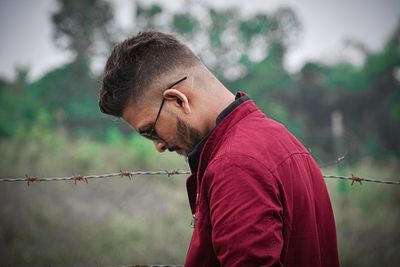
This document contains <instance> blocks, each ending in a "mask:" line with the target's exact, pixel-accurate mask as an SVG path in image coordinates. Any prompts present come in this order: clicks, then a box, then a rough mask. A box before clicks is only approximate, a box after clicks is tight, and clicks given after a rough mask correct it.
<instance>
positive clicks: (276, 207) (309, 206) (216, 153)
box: [185, 93, 339, 267]
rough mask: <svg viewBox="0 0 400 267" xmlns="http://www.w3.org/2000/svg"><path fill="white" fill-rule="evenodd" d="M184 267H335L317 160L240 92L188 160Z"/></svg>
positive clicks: (329, 209)
mask: <svg viewBox="0 0 400 267" xmlns="http://www.w3.org/2000/svg"><path fill="white" fill-rule="evenodd" d="M189 163H190V167H191V169H192V173H193V174H192V175H191V176H190V177H189V178H188V180H187V189H188V195H189V202H190V206H191V209H192V213H193V214H194V219H193V223H194V232H193V236H192V240H191V242H190V246H189V249H188V253H187V257H186V264H185V266H186V267H191V266H196V267H197V266H205V267H213V266H229V267H233V266H246V267H251V266H296V267H318V266H332V267H336V266H339V263H338V251H337V244H336V230H335V222H334V217H333V212H332V207H331V203H330V200H329V195H328V192H327V189H326V185H325V182H324V180H323V177H322V175H321V172H320V169H319V167H318V165H317V163H316V162H315V161H314V159H313V158H312V156H311V155H310V153H309V152H308V151H307V150H306V149H305V148H304V146H303V145H302V144H301V143H300V142H299V141H298V140H297V139H296V138H295V137H294V136H293V135H292V134H291V133H290V132H289V131H288V130H287V129H286V128H285V127H284V126H282V125H281V124H279V123H277V122H275V121H273V120H271V119H269V118H267V117H266V116H265V115H264V114H263V113H262V112H261V111H260V110H259V109H258V108H257V107H256V105H255V104H254V102H253V101H251V100H249V98H248V97H247V96H244V94H243V93H241V94H238V96H237V100H236V101H235V102H233V103H232V104H231V105H230V106H229V107H228V108H227V109H226V110H225V111H224V112H223V113H222V114H221V115H220V117H219V118H218V119H217V126H216V127H215V129H214V130H213V131H212V132H211V133H210V134H209V135H208V136H207V137H205V138H204V139H203V140H202V141H201V142H200V143H199V144H198V145H197V146H196V148H195V150H194V151H193V152H192V153H191V155H190V156H189Z"/></svg>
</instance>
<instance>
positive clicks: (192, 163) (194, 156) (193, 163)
mask: <svg viewBox="0 0 400 267" xmlns="http://www.w3.org/2000/svg"><path fill="white" fill-rule="evenodd" d="M249 99H250V98H249V97H248V96H247V95H246V94H245V93H243V92H237V93H236V96H235V101H233V102H232V103H231V104H230V105H229V106H228V107H226V108H225V109H224V110H223V111H222V112H221V113H220V114H219V115H218V117H217V119H216V123H217V125H218V124H219V123H221V122H222V121H223V120H224V118H226V117H227V116H228V115H229V114H230V113H231V112H232V111H233V110H234V109H235V108H236V107H238V106H239V105H240V104H242V103H243V102H245V101H247V100H249ZM213 131H214V130H212V131H210V132H209V133H208V134H207V135H205V136H204V137H203V138H202V139H201V140H200V142H199V143H198V144H197V145H196V146H195V147H194V149H193V151H192V152H190V153H189V155H188V161H189V167H190V170H191V172H192V173H195V172H197V169H198V167H199V162H200V155H201V152H202V151H203V147H204V145H205V143H206V142H207V139H208V137H209V136H210V135H211V133H212V132H213Z"/></svg>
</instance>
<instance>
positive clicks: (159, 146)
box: [154, 140, 167, 153]
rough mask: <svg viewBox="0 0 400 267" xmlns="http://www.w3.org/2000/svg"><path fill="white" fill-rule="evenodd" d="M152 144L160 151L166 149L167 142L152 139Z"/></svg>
mask: <svg viewBox="0 0 400 267" xmlns="http://www.w3.org/2000/svg"><path fill="white" fill-rule="evenodd" d="M154 146H155V147H156V149H157V151H158V152H160V153H162V152H164V151H165V150H167V144H166V143H165V142H164V141H162V140H157V141H154Z"/></svg>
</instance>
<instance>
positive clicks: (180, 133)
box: [175, 118, 203, 156]
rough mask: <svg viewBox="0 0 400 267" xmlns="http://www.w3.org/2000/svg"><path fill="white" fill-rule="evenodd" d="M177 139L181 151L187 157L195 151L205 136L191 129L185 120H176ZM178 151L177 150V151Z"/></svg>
mask: <svg viewBox="0 0 400 267" xmlns="http://www.w3.org/2000/svg"><path fill="white" fill-rule="evenodd" d="M176 128H177V138H178V143H179V144H180V147H179V149H181V150H183V151H184V152H185V154H186V156H187V155H189V153H190V152H192V151H193V149H194V147H195V146H196V145H197V144H198V143H199V142H200V141H201V139H202V138H203V135H202V134H201V132H200V131H199V130H197V129H195V128H193V127H190V126H189V125H188V124H186V123H185V122H184V121H183V120H181V119H179V118H176ZM175 150H176V149H175Z"/></svg>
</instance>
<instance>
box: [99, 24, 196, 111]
mask: <svg viewBox="0 0 400 267" xmlns="http://www.w3.org/2000/svg"><path fill="white" fill-rule="evenodd" d="M198 62H200V60H199V58H198V57H197V56H196V55H195V54H194V53H193V52H192V51H191V50H190V48H189V47H187V46H186V45H184V44H182V43H181V42H180V41H179V40H178V39H177V38H176V37H174V36H173V35H170V34H165V33H162V32H158V31H145V32H141V33H139V34H138V35H136V36H134V37H132V38H129V39H126V40H125V41H123V42H121V43H118V44H117V45H116V46H115V47H114V49H113V51H112V52H111V55H110V57H109V58H108V60H107V63H106V66H105V69H104V77H103V85H102V88H101V92H100V98H99V106H100V110H101V111H102V112H103V113H106V114H109V115H113V116H116V117H121V116H122V112H123V110H124V109H125V107H126V105H127V104H128V103H130V102H131V101H132V103H137V102H138V100H139V99H141V97H143V95H144V93H145V92H144V91H145V90H146V89H149V87H150V86H151V85H153V84H154V83H155V82H156V81H157V79H158V78H160V77H161V76H162V75H163V74H168V73H169V72H172V71H173V70H174V69H179V68H185V67H190V66H193V65H194V64H196V63H198Z"/></svg>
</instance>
